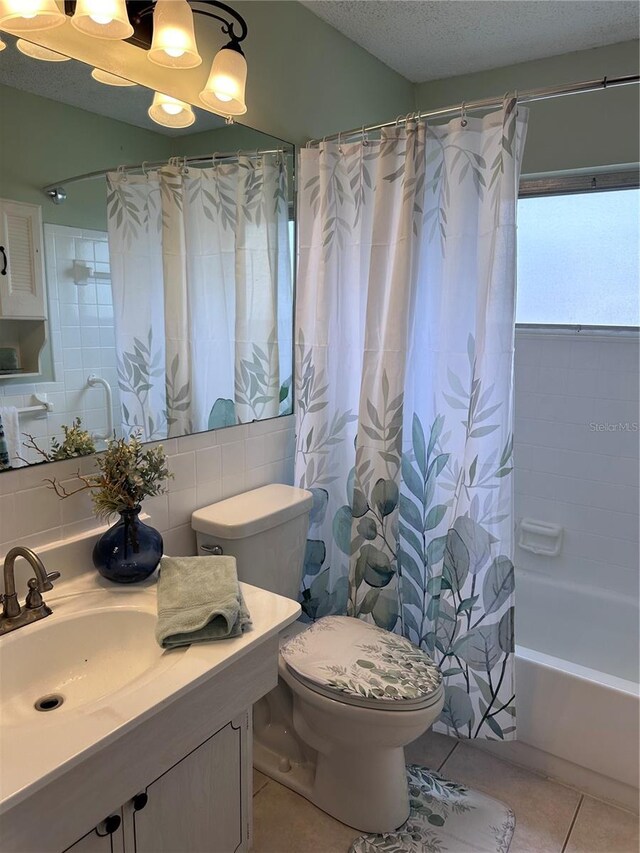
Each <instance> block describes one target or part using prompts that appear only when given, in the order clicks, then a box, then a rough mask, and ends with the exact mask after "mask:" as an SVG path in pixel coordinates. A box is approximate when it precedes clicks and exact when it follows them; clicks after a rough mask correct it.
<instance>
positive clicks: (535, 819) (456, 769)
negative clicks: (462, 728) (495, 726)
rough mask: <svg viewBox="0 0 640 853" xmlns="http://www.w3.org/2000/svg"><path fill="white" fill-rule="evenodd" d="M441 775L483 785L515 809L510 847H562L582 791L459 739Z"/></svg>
mask: <svg viewBox="0 0 640 853" xmlns="http://www.w3.org/2000/svg"><path fill="white" fill-rule="evenodd" d="M440 772H441V773H442V775H443V776H446V777H447V779H451V780H452V781H454V782H462V783H463V784H464V785H468V786H469V787H470V788H476V789H477V790H479V791H484V792H485V793H486V794H489V795H490V796H492V797H496V799H498V800H502V802H503V803H506V804H507V805H508V806H509V807H510V808H511V809H512V810H513V811H514V812H515V815H516V831H515V834H514V837H513V841H512V843H511V848H510V853H560V851H561V850H562V845H563V844H564V841H565V839H566V837H567V834H568V832H569V827H570V826H571V821H572V820H573V817H574V815H575V812H576V808H577V806H578V803H579V802H580V794H579V793H578V792H577V791H574V790H573V789H572V788H567V787H565V786H564V785H560V784H559V783H557V782H552V781H550V780H548V779H544V778H543V777H542V776H537V775H536V774H533V773H529V772H528V771H526V770H523V769H522V768H520V767H516V766H515V765H514V764H509V763H507V762H506V761H501V760H500V759H499V758H495V757H494V756H493V755H490V754H489V753H487V752H483V751H482V750H480V749H474V748H473V747H472V746H469V745H468V744H466V743H464V742H461V743H460V744H459V745H458V746H457V747H456V749H455V750H454V751H453V753H452V754H451V756H450V757H449V758H448V759H447V760H446V761H445V763H444V765H443V767H442V769H441V771H440Z"/></svg>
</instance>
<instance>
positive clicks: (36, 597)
mask: <svg viewBox="0 0 640 853" xmlns="http://www.w3.org/2000/svg"><path fill="white" fill-rule="evenodd" d="M27 586H28V587H29V592H28V593H27V597H26V598H25V601H24V606H25V607H26V608H27V609H28V610H35V609H36V608H37V607H41V606H42V596H41V595H40V590H39V589H38V581H37V579H36V578H29V580H28V581H27Z"/></svg>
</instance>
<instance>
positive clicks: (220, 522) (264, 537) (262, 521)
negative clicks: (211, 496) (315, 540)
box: [191, 484, 313, 600]
mask: <svg viewBox="0 0 640 853" xmlns="http://www.w3.org/2000/svg"><path fill="white" fill-rule="evenodd" d="M312 501H313V498H312V495H311V492H308V491H306V490H305V489H297V488H295V487H294V486H285V485H281V484H272V485H269V486H262V487H261V488H259V489H253V490H252V491H250V492H244V493H242V494H240V495H236V496H235V497H233V498H227V499H226V500H223V501H218V503H215V504H211V505H210V506H206V507H203V508H202V509H198V510H196V511H195V512H194V513H193V514H192V516H191V526H192V528H193V529H194V530H195V531H196V538H197V542H198V554H200V555H201V556H206V555H209V554H211V553H219V552H218V551H217V548H221V549H222V553H223V554H228V555H230V556H233V557H235V558H236V564H237V569H238V578H239V579H240V580H241V581H246V582H247V583H250V584H253V585H254V586H258V587H260V588H262V589H267V590H269V591H270V592H276V593H278V594H279V595H284V596H286V597H287V598H293V599H294V600H297V599H298V594H299V589H300V581H301V579H302V567H303V563H304V552H305V547H306V542H307V533H308V530H309V511H310V510H311V504H312Z"/></svg>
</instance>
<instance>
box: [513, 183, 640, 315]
mask: <svg viewBox="0 0 640 853" xmlns="http://www.w3.org/2000/svg"><path fill="white" fill-rule="evenodd" d="M639 224H640V190H635V189H633V190H614V191H609V192H597V193H596V192H594V193H584V194H582V193H581V194H576V195H548V196H541V197H539V198H521V199H520V200H519V202H518V300H517V310H516V322H518V323H564V324H571V325H585V326H587V325H594V326H597V325H606V326H637V325H640V296H639V269H638V267H639V264H638V234H639V231H638V228H639Z"/></svg>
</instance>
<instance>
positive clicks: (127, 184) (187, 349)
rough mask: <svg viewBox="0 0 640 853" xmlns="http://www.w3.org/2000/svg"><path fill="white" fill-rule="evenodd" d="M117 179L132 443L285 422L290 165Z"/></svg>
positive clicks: (114, 197) (114, 249)
mask: <svg viewBox="0 0 640 853" xmlns="http://www.w3.org/2000/svg"><path fill="white" fill-rule="evenodd" d="M107 180H108V199H107V210H108V223H109V251H110V256H111V263H112V284H113V299H114V309H115V324H116V341H117V349H118V377H119V384H120V390H121V399H122V426H123V431H124V433H125V434H128V433H129V432H131V431H132V430H133V429H141V430H142V432H143V435H144V437H145V438H146V439H156V438H163V437H167V436H173V435H184V434H185V433H191V432H197V431H199V430H206V429H211V428H214V427H220V426H229V425H231V424H233V423H239V422H247V421H252V420H254V419H258V418H265V417H273V416H275V415H277V414H278V409H279V399H280V396H281V393H280V389H281V386H282V385H283V384H286V383H287V382H288V381H290V378H289V377H288V376H286V375H283V365H287V358H286V356H288V355H289V352H290V349H287V347H288V342H279V339H278V327H279V326H280V327H281V328H282V325H283V323H282V321H283V319H284V318H283V316H282V314H283V311H284V314H286V315H288V317H289V324H288V329H289V330H290V329H291V325H290V323H291V302H292V281H291V263H290V246H289V238H288V208H287V173H286V164H285V162H284V158H283V157H281V156H279V155H277V154H264V155H260V156H259V157H252V158H249V157H239V158H238V159H237V160H234V161H232V162H228V163H216V164H215V165H214V166H212V167H211V168H208V169H193V168H191V169H188V170H184V169H182V168H180V167H178V166H176V165H172V164H169V165H168V166H166V167H163V168H162V169H160V170H158V171H156V172H149V173H147V174H146V175H144V176H132V175H129V176H127V175H123V174H122V173H120V172H117V173H111V174H109V175H108V177H107ZM283 297H284V298H283ZM283 343H284V347H283V350H284V351H283V353H281V352H280V348H281V346H282V344H283ZM279 344H280V345H279ZM282 356H285V357H284V358H283V357H282ZM284 370H285V372H286V370H287V368H284Z"/></svg>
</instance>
